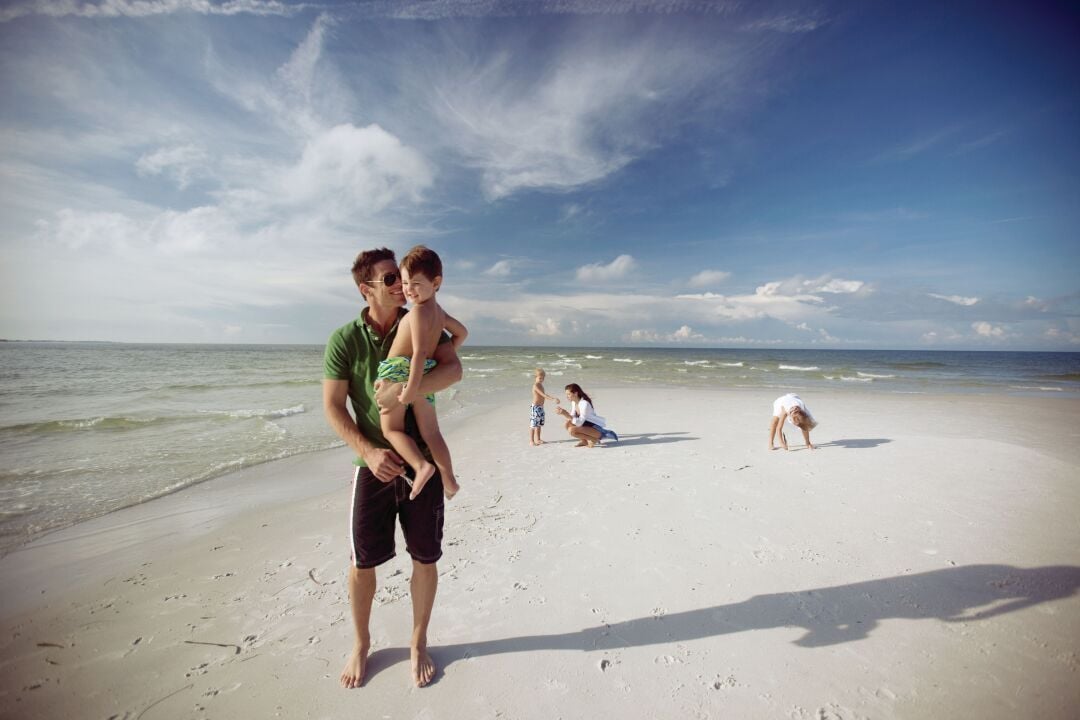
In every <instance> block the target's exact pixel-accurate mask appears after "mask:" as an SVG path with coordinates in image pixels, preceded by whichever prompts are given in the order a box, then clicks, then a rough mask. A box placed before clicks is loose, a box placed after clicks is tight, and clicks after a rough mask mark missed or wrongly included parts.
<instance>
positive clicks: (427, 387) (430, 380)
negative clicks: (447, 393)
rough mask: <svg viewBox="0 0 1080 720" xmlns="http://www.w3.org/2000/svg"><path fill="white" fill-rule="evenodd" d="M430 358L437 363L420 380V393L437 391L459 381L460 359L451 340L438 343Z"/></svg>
mask: <svg viewBox="0 0 1080 720" xmlns="http://www.w3.org/2000/svg"><path fill="white" fill-rule="evenodd" d="M431 358H432V359H433V360H434V361H435V362H436V363H437V365H436V366H435V367H433V368H432V369H431V372H429V373H428V374H427V375H425V376H424V379H423V380H421V381H420V393H421V394H425V395H426V394H427V393H434V392H439V391H441V390H445V389H446V388H448V387H450V386H451V385H453V384H455V383H458V382H461V361H460V360H458V356H457V348H455V347H454V344H453V343H452V342H441V343H439V344H438V346H437V347H436V348H435V352H433V353H432V354H431Z"/></svg>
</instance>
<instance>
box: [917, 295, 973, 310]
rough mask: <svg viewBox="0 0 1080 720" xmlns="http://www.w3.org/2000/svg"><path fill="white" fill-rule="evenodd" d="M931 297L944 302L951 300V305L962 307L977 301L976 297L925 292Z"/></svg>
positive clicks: (969, 305)
mask: <svg viewBox="0 0 1080 720" xmlns="http://www.w3.org/2000/svg"><path fill="white" fill-rule="evenodd" d="M926 294H927V295H928V296H930V297H932V298H937V299H938V300H944V301H945V302H951V303H952V304H953V305H963V306H964V307H971V306H972V305H974V304H975V303H977V302H979V298H977V297H963V296H962V295H938V294H937V293H926Z"/></svg>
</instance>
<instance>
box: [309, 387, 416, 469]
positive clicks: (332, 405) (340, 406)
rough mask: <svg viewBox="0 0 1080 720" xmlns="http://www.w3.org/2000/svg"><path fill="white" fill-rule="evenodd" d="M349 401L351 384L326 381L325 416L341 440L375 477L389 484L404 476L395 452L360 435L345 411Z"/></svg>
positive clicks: (324, 393) (399, 459)
mask: <svg viewBox="0 0 1080 720" xmlns="http://www.w3.org/2000/svg"><path fill="white" fill-rule="evenodd" d="M348 398H349V381H348V380H323V414H324V415H326V421H327V422H328V423H330V427H332V428H333V429H334V432H335V433H337V435H338V437H339V438H341V439H342V440H344V441H345V444H346V445H348V446H349V447H351V448H352V449H353V451H354V452H355V453H356V454H357V455H359V456H360V457H362V458H363V459H364V462H365V463H367V466H368V469H369V470H371V472H372V473H373V474H374V475H375V477H377V478H378V479H379V480H382V481H383V482H390V481H391V480H393V479H394V478H396V477H397V476H398V475H400V474H401V473H402V472H404V470H405V466H404V465H403V464H402V462H401V458H400V457H398V455H397V453H395V452H394V451H393V450H389V449H386V448H379V447H375V446H374V445H372V444H371V442H370V441H369V440H368V439H367V438H366V437H364V436H363V434H361V432H360V429H359V428H357V427H356V422H355V421H354V420H353V419H352V417H351V416H350V415H349V411H348V410H347V409H346V407H345V402H346V401H347V400H348Z"/></svg>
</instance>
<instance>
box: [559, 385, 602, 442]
mask: <svg viewBox="0 0 1080 720" xmlns="http://www.w3.org/2000/svg"><path fill="white" fill-rule="evenodd" d="M566 398H567V399H568V400H569V401H570V410H569V411H567V410H566V409H565V408H561V407H557V408H555V412H557V413H559V414H560V415H562V416H563V417H565V418H566V430H567V432H569V433H570V436H571V437H575V438H577V440H578V444H577V445H575V446H574V447H594V446H595V445H596V443H598V442H599V441H600V431H601V429H603V427H604V424H605V422H606V421H605V420H604V418H602V417H600V416H599V415H597V414H596V410H594V409H593V404H592V398H590V397H589V396H588V395H587V394H586V393H585V391H584V390H582V389H581V386H580V385H578V384H577V383H570V384H569V385H567V386H566Z"/></svg>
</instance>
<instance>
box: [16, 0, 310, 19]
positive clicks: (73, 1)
mask: <svg viewBox="0 0 1080 720" xmlns="http://www.w3.org/2000/svg"><path fill="white" fill-rule="evenodd" d="M309 7H312V5H309V4H307V3H296V4H293V3H286V2H277V1H276V0H227V1H226V2H212V1H211V0H101V1H100V2H84V1H82V0H34V1H32V2H21V3H19V2H17V3H11V4H9V5H7V7H5V8H3V9H0V22H10V21H12V20H15V19H17V18H21V17H26V16H28V15H44V16H47V17H67V16H73V17H83V18H118V17H136V18H138V17H150V16H153V15H172V14H175V13H197V14H200V15H242V14H243V15H285V16H290V15H295V14H297V13H299V12H303V11H304V10H306V9H308V8H309Z"/></svg>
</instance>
